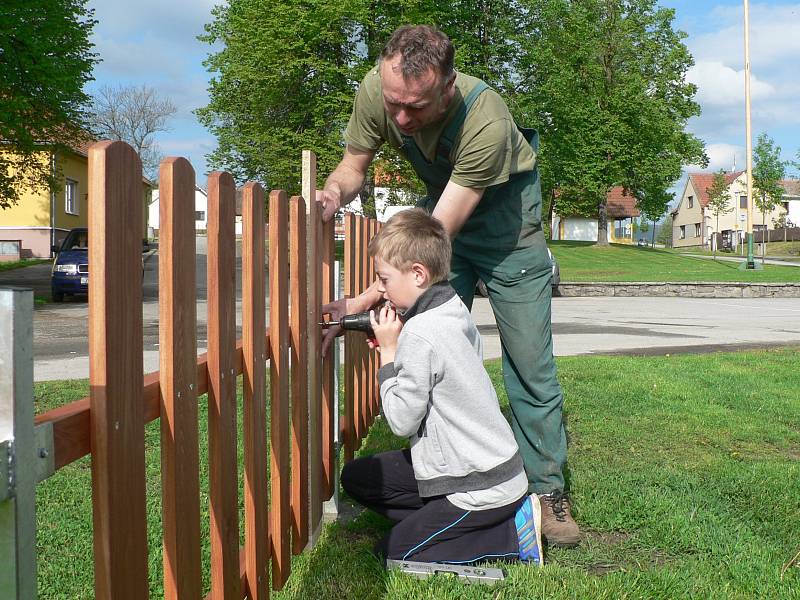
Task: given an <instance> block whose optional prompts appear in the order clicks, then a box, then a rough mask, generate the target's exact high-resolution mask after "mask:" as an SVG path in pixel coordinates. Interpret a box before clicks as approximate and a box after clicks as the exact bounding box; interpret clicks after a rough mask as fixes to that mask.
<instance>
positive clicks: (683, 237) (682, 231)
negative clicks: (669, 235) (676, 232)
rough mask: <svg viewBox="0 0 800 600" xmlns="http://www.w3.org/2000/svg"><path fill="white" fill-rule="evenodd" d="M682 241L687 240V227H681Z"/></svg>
mask: <svg viewBox="0 0 800 600" xmlns="http://www.w3.org/2000/svg"><path fill="white" fill-rule="evenodd" d="M681 239H682V240H685V239H686V225H681Z"/></svg>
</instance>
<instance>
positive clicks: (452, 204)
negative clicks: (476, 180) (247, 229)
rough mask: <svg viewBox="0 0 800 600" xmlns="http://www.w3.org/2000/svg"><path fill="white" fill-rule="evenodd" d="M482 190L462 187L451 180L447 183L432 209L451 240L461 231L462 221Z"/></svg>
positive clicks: (478, 200)
mask: <svg viewBox="0 0 800 600" xmlns="http://www.w3.org/2000/svg"><path fill="white" fill-rule="evenodd" d="M483 192H484V190H483V189H475V188H468V187H464V186H463V185H459V184H457V183H454V182H452V181H449V182H448V183H447V186H446V187H445V188H444V192H442V196H441V198H439V202H437V203H436V208H434V209H433V216H434V218H436V219H438V220H439V221H440V222H441V223H442V225H444V229H445V231H447V233H448V234H449V235H450V239H451V240H452V239H453V238H455V237H456V235H457V234H458V232H459V231H461V228H462V227H463V226H464V223H466V222H467V219H468V218H469V216H470V215H471V214H472V212H473V211H474V210H475V207H476V206H478V202H480V201H481V198H483Z"/></svg>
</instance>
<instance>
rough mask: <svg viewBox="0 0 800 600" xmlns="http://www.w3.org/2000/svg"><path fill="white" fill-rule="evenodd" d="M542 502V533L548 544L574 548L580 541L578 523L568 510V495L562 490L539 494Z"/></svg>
mask: <svg viewBox="0 0 800 600" xmlns="http://www.w3.org/2000/svg"><path fill="white" fill-rule="evenodd" d="M539 500H541V504H542V535H543V536H544V538H545V539H546V540H547V543H548V545H550V546H554V547H556V548H574V547H575V546H577V545H578V543H579V542H580V541H581V532H580V530H579V529H578V524H577V523H576V522H575V520H574V519H573V518H572V514H571V513H570V510H569V495H568V494H567V493H565V492H563V491H562V490H555V491H554V492H550V493H549V494H540V495H539Z"/></svg>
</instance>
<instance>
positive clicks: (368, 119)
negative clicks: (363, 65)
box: [344, 67, 536, 189]
mask: <svg viewBox="0 0 800 600" xmlns="http://www.w3.org/2000/svg"><path fill="white" fill-rule="evenodd" d="M479 82H480V80H479V79H477V78H475V77H470V76H469V75H464V74H463V73H457V74H456V84H455V85H456V92H455V94H454V96H453V98H452V100H451V101H450V106H449V107H448V110H447V113H446V114H445V115H444V117H443V118H442V119H441V120H440V121H438V122H436V123H432V124H430V125H427V126H426V127H423V128H422V129H420V130H419V131H417V132H415V133H414V135H413V137H414V141H415V142H416V144H417V146H418V147H419V149H420V151H421V152H422V153H423V154H424V155H425V156H426V157H427V158H428V160H433V159H434V158H435V156H436V148H437V146H438V144H439V138H440V137H441V135H442V132H443V131H444V129H445V127H446V126H447V124H448V123H449V122H450V121H451V120H452V119H453V117H454V116H455V114H456V112H457V111H458V107H459V106H460V105H461V103H462V102H463V100H464V98H465V97H466V96H467V95H468V94H469V93H470V91H471V90H472V89H473V88H474V87H475V86H476V85H477V84H478V83H479ZM344 138H345V141H346V142H347V144H348V145H350V146H353V147H354V148H356V149H358V150H363V151H375V150H377V149H378V148H380V146H381V144H383V143H384V142H388V143H389V145H391V146H393V147H395V148H399V147H400V146H401V145H402V144H403V140H402V135H401V134H400V130H399V129H398V128H397V125H395V123H394V121H392V119H391V118H390V117H389V115H387V114H386V111H385V109H384V105H383V92H382V88H381V77H380V73H379V71H378V68H377V67H375V68H374V69H371V70H370V71H369V73H367V75H366V77H364V80H363V81H362V82H361V86H360V87H359V89H358V93H357V94H356V98H355V102H354V104H353V112H352V114H351V115H350V122H349V123H348V125H347V129H346V130H345V133H344ZM450 163H451V164H452V165H453V173H452V175H451V177H450V180H451V181H453V182H454V183H457V184H458V185H461V186H464V187H469V188H476V189H479V188H487V187H489V186H492V185H498V184H501V183H505V182H506V181H508V179H509V177H510V176H511V175H514V174H515V173H521V172H524V171H532V170H533V168H534V165H535V164H536V155H535V154H534V152H533V149H532V148H531V146H530V144H529V143H528V142H527V141H526V140H525V138H524V137H523V135H522V133H521V132H520V131H519V129H517V126H516V124H515V123H514V119H513V117H512V116H511V113H510V112H509V110H508V107H507V106H506V104H505V102H504V101H503V99H502V98H501V97H500V95H499V94H498V93H497V92H495V91H494V90H492V89H488V90H486V91H484V92H483V93H481V94H480V95H479V96H478V98H477V99H476V100H475V103H474V104H473V105H472V108H471V109H470V110H469V112H468V113H467V116H466V119H465V120H464V126H463V127H462V128H461V131H460V132H459V133H458V135H457V136H456V138H455V140H453V148H452V150H451V152H450Z"/></svg>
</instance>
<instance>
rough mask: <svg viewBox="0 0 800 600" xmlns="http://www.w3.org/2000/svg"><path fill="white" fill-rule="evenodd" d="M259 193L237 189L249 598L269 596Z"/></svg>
mask: <svg viewBox="0 0 800 600" xmlns="http://www.w3.org/2000/svg"><path fill="white" fill-rule="evenodd" d="M265 210H266V205H265V203H264V190H263V189H262V188H261V186H260V185H258V184H257V183H247V184H246V185H245V186H244V189H243V190H242V350H243V353H242V356H243V363H244V365H243V377H242V387H243V390H244V407H243V408H244V414H243V417H244V419H243V420H244V515H245V517H244V522H245V538H244V539H245V542H244V547H245V551H244V554H245V565H246V574H247V581H246V591H247V595H248V597H249V598H251V599H252V600H264V599H265V598H269V563H268V561H269V520H268V513H267V499H268V497H269V489H268V485H267V401H266V377H267V369H266V362H267V348H266V346H265V345H264V330H265V328H266V315H265V310H266V302H265V299H264V294H265V291H266V288H265V281H264V268H265V266H266V265H265V262H264V261H265V252H264V211H265Z"/></svg>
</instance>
